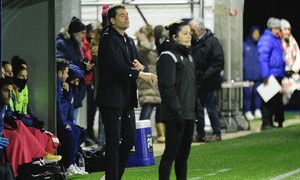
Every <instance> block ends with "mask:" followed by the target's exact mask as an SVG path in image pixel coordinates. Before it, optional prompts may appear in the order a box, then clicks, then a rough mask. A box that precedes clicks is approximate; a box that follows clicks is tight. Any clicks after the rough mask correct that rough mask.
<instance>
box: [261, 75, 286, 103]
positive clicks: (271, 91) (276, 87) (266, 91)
mask: <svg viewBox="0 0 300 180" xmlns="http://www.w3.org/2000/svg"><path fill="white" fill-rule="evenodd" d="M281 89H282V88H281V85H280V84H279V83H278V81H277V80H276V79H275V77H274V76H273V75H271V76H270V77H269V81H268V84H267V85H264V84H263V83H261V84H260V85H259V86H258V87H257V92H258V93H259V95H260V96H261V97H262V99H263V100H264V101H265V102H268V101H269V100H270V99H271V98H272V97H273V96H275V95H276V94H277V93H278V92H279V91H281Z"/></svg>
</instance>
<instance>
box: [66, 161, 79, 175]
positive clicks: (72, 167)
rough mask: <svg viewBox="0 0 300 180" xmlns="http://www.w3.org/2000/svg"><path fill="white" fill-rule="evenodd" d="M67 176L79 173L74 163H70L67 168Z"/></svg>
mask: <svg viewBox="0 0 300 180" xmlns="http://www.w3.org/2000/svg"><path fill="white" fill-rule="evenodd" d="M65 174H66V176H72V175H74V174H78V172H77V170H76V169H75V167H74V165H73V164H72V165H70V166H69V167H68V168H67V169H66V173H65Z"/></svg>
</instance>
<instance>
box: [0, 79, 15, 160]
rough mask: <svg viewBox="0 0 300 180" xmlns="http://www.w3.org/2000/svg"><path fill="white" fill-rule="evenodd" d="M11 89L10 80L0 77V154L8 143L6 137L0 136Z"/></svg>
mask: <svg viewBox="0 0 300 180" xmlns="http://www.w3.org/2000/svg"><path fill="white" fill-rule="evenodd" d="M12 91H13V83H12V81H10V80H8V79H4V78H0V156H1V154H2V149H3V148H5V147H6V146H7V145H8V144H9V141H8V139H7V138H5V137H2V133H3V128H4V116H5V112H6V109H7V105H9V101H10V98H11V96H12Z"/></svg>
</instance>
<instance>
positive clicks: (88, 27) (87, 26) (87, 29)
mask: <svg viewBox="0 0 300 180" xmlns="http://www.w3.org/2000/svg"><path fill="white" fill-rule="evenodd" d="M85 27H86V32H87V33H89V32H91V31H93V26H92V23H90V24H88V25H86V26H85Z"/></svg>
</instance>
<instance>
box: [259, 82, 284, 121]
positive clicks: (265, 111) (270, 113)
mask: <svg viewBox="0 0 300 180" xmlns="http://www.w3.org/2000/svg"><path fill="white" fill-rule="evenodd" d="M276 80H277V81H278V83H279V84H281V81H282V78H276ZM261 112H262V122H263V124H262V126H267V125H269V126H272V125H273V117H274V120H275V121H276V122H278V123H282V122H283V121H284V106H283V102H282V93H277V94H276V95H275V96H274V97H272V98H271V99H270V100H269V101H268V102H264V101H263V102H262V109H261Z"/></svg>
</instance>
